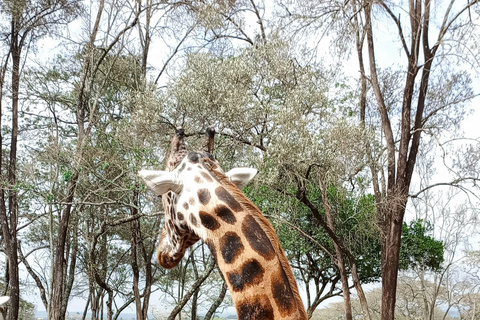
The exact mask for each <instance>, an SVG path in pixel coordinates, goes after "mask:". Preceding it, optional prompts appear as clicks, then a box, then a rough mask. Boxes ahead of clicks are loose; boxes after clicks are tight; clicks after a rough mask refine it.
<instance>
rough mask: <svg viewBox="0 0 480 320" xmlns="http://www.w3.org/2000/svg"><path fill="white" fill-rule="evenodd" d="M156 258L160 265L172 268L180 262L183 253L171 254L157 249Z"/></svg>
mask: <svg viewBox="0 0 480 320" xmlns="http://www.w3.org/2000/svg"><path fill="white" fill-rule="evenodd" d="M157 258H158V262H159V263H160V265H161V266H162V267H164V268H165V269H172V268H174V267H176V266H177V265H178V264H179V263H180V261H181V260H182V258H183V253H182V254H180V255H175V256H171V255H169V254H168V253H164V252H161V251H159V252H158V255H157Z"/></svg>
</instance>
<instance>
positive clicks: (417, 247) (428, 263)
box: [400, 219, 444, 271]
mask: <svg viewBox="0 0 480 320" xmlns="http://www.w3.org/2000/svg"><path fill="white" fill-rule="evenodd" d="M432 230H433V227H432V225H431V223H430V222H429V221H424V220H422V219H419V220H414V221H411V222H410V223H409V224H407V223H406V222H404V223H403V230H402V245H401V247H400V268H401V269H403V270H406V269H409V268H412V269H417V268H422V269H426V270H432V271H439V270H440V269H441V267H442V263H443V260H444V258H443V251H444V245H443V242H442V241H439V240H435V239H434V238H433V237H431V236H429V235H428V234H429V233H431V232H432Z"/></svg>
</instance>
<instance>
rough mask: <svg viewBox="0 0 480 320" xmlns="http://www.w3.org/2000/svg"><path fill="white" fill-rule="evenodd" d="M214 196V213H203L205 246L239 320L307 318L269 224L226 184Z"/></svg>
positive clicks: (201, 214)
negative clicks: (211, 254)
mask: <svg viewBox="0 0 480 320" xmlns="http://www.w3.org/2000/svg"><path fill="white" fill-rule="evenodd" d="M211 193H214V194H215V195H216V197H217V199H216V200H215V201H214V202H213V209H212V203H210V204H209V205H208V206H205V207H201V208H200V209H201V210H200V213H199V217H200V220H201V224H202V225H203V227H205V228H206V229H207V230H206V232H205V233H204V234H205V235H206V236H205V239H204V241H205V242H206V243H207V245H208V246H209V247H210V250H211V252H213V253H214V254H215V256H216V259H217V264H218V267H219V269H220V271H221V272H222V274H223V276H224V278H225V281H226V282H227V284H228V287H229V289H230V293H231V296H232V299H233V302H234V303H235V306H236V309H237V313H238V317H239V319H241V320H243V319H244V320H246V319H252V320H255V319H258V320H260V319H262V320H268V319H307V315H306V312H305V308H304V306H303V303H302V300H301V298H300V295H299V292H298V287H297V283H296V281H295V278H294V276H293V272H292V270H291V268H290V265H289V264H288V260H287V258H286V256H285V253H284V251H283V249H282V248H281V246H280V243H279V241H278V238H277V236H276V233H275V231H274V229H273V227H272V225H271V224H270V222H269V221H268V219H266V218H265V217H264V216H263V215H262V213H261V212H260V210H259V209H258V208H257V207H256V206H255V205H254V204H253V203H252V202H251V201H250V200H249V199H248V198H247V197H246V196H245V195H244V194H243V193H241V191H240V190H238V189H237V188H236V187H232V185H231V184H230V182H228V181H227V182H225V181H223V183H222V187H217V188H216V189H215V190H214V191H213V190H212V192H211ZM225 205H227V206H225ZM203 210H204V211H203Z"/></svg>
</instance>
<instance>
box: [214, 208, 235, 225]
mask: <svg viewBox="0 0 480 320" xmlns="http://www.w3.org/2000/svg"><path fill="white" fill-rule="evenodd" d="M214 211H215V214H216V215H217V216H218V217H220V219H222V220H223V221H225V222H226V223H228V224H235V222H237V218H235V215H234V214H233V212H232V211H231V210H230V209H229V208H227V207H225V206H223V205H219V206H217V207H215V209H214Z"/></svg>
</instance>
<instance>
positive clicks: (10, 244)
mask: <svg viewBox="0 0 480 320" xmlns="http://www.w3.org/2000/svg"><path fill="white" fill-rule="evenodd" d="M11 25H12V29H11V30H12V31H11V32H12V33H11V40H12V42H11V47H10V50H11V54H12V62H13V68H12V133H11V135H12V136H11V143H10V160H9V166H8V185H9V191H8V217H7V208H6V202H5V194H4V190H3V188H2V199H1V200H2V204H1V206H2V208H1V215H2V216H1V218H2V219H1V220H2V232H3V238H4V240H5V241H4V242H5V249H6V251H7V256H8V270H9V274H8V277H9V281H8V287H9V289H10V306H9V308H8V313H7V319H9V320H16V319H18V312H19V309H20V288H19V286H20V277H19V269H18V251H17V247H18V244H17V223H18V203H17V191H16V188H15V185H16V173H17V172H16V171H17V170H16V166H17V140H18V95H19V90H20V56H21V47H20V45H19V39H18V30H17V28H18V25H17V22H16V21H15V19H14V18H12V23H11ZM0 160H1V159H0Z"/></svg>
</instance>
